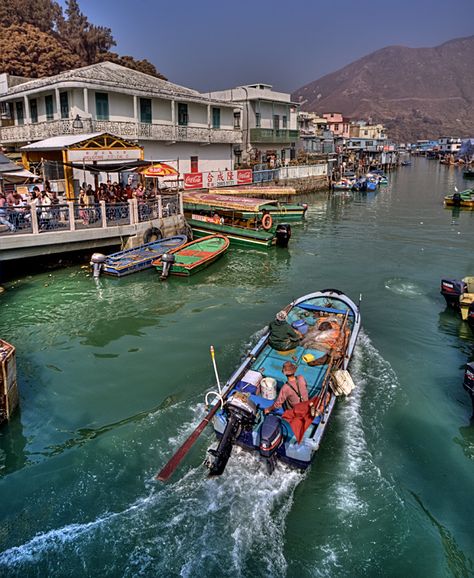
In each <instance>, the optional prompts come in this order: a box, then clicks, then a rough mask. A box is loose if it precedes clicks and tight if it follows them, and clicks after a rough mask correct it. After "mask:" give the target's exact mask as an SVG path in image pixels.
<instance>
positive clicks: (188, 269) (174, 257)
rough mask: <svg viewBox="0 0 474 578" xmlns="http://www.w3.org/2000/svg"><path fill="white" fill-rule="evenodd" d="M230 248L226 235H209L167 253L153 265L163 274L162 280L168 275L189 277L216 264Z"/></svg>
mask: <svg viewBox="0 0 474 578" xmlns="http://www.w3.org/2000/svg"><path fill="white" fill-rule="evenodd" d="M228 248H229V239H228V238H227V237H226V236H225V235H209V236H207V237H202V238H200V239H195V240H194V241H191V242H190V243H186V245H183V246H182V247H179V248H177V249H172V250H171V251H167V252H166V253H164V254H163V255H162V256H161V257H160V258H159V259H155V260H154V261H153V263H152V265H153V266H154V267H156V269H157V271H159V272H161V277H162V278H166V277H167V276H168V274H169V275H181V276H189V275H192V274H194V273H197V272H198V271H202V270H203V269H205V268H206V267H208V266H209V265H211V263H214V261H216V260H217V259H218V258H219V257H221V256H222V255H223V254H224V253H225V252H226V251H227V249H228Z"/></svg>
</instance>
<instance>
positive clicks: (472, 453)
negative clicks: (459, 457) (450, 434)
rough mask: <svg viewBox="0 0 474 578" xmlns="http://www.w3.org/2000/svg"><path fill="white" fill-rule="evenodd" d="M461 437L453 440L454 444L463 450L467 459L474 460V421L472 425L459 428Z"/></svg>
mask: <svg viewBox="0 0 474 578" xmlns="http://www.w3.org/2000/svg"><path fill="white" fill-rule="evenodd" d="M459 433H460V437H455V438H453V441H454V443H456V444H458V446H460V448H461V449H462V451H463V453H464V455H465V456H466V458H468V459H470V460H474V421H472V420H471V425H468V426H463V427H460V428H459Z"/></svg>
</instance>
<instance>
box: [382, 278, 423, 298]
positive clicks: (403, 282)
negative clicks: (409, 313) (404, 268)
mask: <svg viewBox="0 0 474 578" xmlns="http://www.w3.org/2000/svg"><path fill="white" fill-rule="evenodd" d="M385 289H388V290H389V291H391V292H392V293H395V294H397V295H403V296H404V297H409V298H411V299H415V298H416V297H419V296H420V295H424V292H423V289H422V288H421V287H420V286H419V285H417V284H416V283H414V282H413V281H410V280H409V279H400V278H397V277H395V278H393V279H387V281H385Z"/></svg>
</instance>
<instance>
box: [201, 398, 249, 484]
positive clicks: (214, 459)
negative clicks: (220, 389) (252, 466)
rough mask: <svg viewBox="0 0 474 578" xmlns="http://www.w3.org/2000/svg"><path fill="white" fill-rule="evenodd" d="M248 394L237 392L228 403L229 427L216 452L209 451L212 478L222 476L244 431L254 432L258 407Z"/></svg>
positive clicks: (208, 463)
mask: <svg viewBox="0 0 474 578" xmlns="http://www.w3.org/2000/svg"><path fill="white" fill-rule="evenodd" d="M249 398H250V396H249V394H248V393H242V392H236V393H234V394H233V395H231V397H230V398H229V399H228V400H227V401H226V403H225V405H224V411H225V413H226V414H227V425H226V428H225V430H224V433H223V434H222V437H221V439H220V442H219V445H218V446H217V449H216V450H208V451H209V453H210V455H211V457H210V459H209V460H208V462H207V466H208V468H209V475H210V476H220V475H221V474H222V472H223V471H224V470H225V467H226V465H227V462H228V461H229V458H230V454H231V453H232V447H233V445H234V442H235V440H236V439H237V438H238V437H239V435H240V433H241V432H242V431H243V430H252V428H253V426H254V424H255V419H256V416H257V406H256V405H255V404H254V402H253V401H251V400H250V399H249Z"/></svg>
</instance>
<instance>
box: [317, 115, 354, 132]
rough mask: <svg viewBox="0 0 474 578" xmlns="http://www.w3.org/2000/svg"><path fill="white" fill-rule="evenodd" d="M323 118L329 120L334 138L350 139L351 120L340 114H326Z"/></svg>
mask: <svg viewBox="0 0 474 578" xmlns="http://www.w3.org/2000/svg"><path fill="white" fill-rule="evenodd" d="M323 117H324V118H325V119H326V120H327V122H328V127H329V130H330V131H331V132H332V133H333V135H334V136H339V137H343V138H349V137H350V134H351V132H350V120H349V119H348V118H346V117H344V116H342V114H341V113H340V112H325V113H324V114H323Z"/></svg>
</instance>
